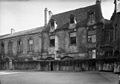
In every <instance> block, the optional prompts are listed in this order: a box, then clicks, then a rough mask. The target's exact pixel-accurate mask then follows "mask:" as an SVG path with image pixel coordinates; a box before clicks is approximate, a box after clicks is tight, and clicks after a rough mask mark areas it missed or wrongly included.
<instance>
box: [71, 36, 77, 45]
mask: <svg viewBox="0 0 120 84" xmlns="http://www.w3.org/2000/svg"><path fill="white" fill-rule="evenodd" d="M70 44H71V45H76V37H70Z"/></svg>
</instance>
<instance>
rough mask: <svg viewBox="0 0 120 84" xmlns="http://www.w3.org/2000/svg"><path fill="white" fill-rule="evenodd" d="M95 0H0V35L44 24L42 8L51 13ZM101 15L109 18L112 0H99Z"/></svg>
mask: <svg viewBox="0 0 120 84" xmlns="http://www.w3.org/2000/svg"><path fill="white" fill-rule="evenodd" d="M95 2H96V0H17V1H16V0H0V35H3V34H8V33H10V30H11V28H13V29H15V32H18V31H23V30H27V29H31V28H36V27H40V26H43V25H44V8H48V10H51V11H52V13H53V14H57V13H61V12H65V11H69V10H73V9H77V8H82V7H86V6H89V5H93V4H95ZM101 7H102V13H103V17H104V18H106V19H110V17H111V16H112V13H113V11H114V0H101Z"/></svg>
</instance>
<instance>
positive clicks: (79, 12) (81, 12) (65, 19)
mask: <svg viewBox="0 0 120 84" xmlns="http://www.w3.org/2000/svg"><path fill="white" fill-rule="evenodd" d="M91 11H92V12H95V19H96V22H99V21H100V20H101V19H102V18H103V16H102V13H101V6H100V4H95V5H91V6H87V7H84V8H78V9H75V10H71V11H67V12H63V13H59V14H55V15H53V16H52V17H51V19H53V20H55V21H56V23H57V29H59V28H62V27H63V25H65V26H67V25H66V24H67V23H69V17H70V15H71V14H73V15H74V16H75V17H76V21H77V23H79V25H81V24H82V25H83V22H84V23H85V20H86V21H87V19H88V12H91ZM80 23H81V24H80ZM49 24H50V21H49V23H48V26H47V27H46V28H47V30H48V28H50V26H49Z"/></svg>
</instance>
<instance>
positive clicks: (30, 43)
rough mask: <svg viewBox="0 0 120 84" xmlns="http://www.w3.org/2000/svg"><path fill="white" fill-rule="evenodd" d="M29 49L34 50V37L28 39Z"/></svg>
mask: <svg viewBox="0 0 120 84" xmlns="http://www.w3.org/2000/svg"><path fill="white" fill-rule="evenodd" d="M28 51H29V52H32V51H33V39H32V38H30V39H28Z"/></svg>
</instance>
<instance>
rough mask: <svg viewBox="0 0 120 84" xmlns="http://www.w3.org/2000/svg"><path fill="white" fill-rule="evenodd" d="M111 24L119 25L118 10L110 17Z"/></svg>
mask: <svg viewBox="0 0 120 84" xmlns="http://www.w3.org/2000/svg"><path fill="white" fill-rule="evenodd" d="M112 21H113V25H116V24H118V25H120V12H118V13H116V14H114V17H113V18H112Z"/></svg>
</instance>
